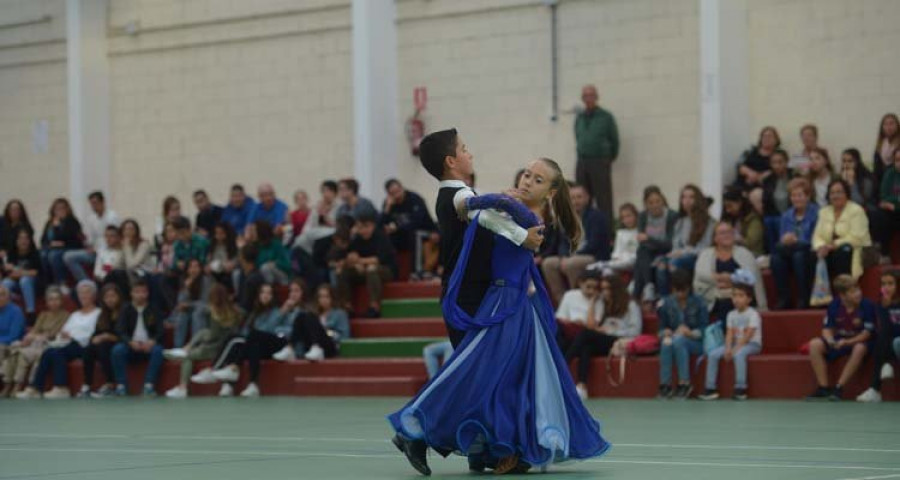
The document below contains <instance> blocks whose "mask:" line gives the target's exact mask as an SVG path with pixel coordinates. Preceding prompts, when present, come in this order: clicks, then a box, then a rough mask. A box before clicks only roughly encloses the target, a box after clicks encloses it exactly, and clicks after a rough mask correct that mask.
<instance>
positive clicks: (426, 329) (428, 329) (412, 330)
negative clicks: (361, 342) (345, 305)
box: [350, 318, 447, 338]
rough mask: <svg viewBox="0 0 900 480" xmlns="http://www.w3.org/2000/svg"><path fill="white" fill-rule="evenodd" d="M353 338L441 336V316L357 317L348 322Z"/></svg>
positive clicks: (443, 333) (443, 330)
mask: <svg viewBox="0 0 900 480" xmlns="http://www.w3.org/2000/svg"><path fill="white" fill-rule="evenodd" d="M350 328H351V331H352V334H353V337H354V338H384V337H443V336H445V335H447V328H446V327H445V326H444V321H443V319H441V318H372V319H368V318H359V319H354V320H353V321H352V322H351V323H350Z"/></svg>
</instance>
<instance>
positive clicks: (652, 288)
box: [642, 283, 656, 302]
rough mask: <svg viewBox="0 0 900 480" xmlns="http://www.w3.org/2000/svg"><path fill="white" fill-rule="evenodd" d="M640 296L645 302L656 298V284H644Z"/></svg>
mask: <svg viewBox="0 0 900 480" xmlns="http://www.w3.org/2000/svg"><path fill="white" fill-rule="evenodd" d="M642 298H643V300H644V301H645V302H652V301H654V300H656V285H654V284H652V283H648V284H647V285H644V294H643V296H642Z"/></svg>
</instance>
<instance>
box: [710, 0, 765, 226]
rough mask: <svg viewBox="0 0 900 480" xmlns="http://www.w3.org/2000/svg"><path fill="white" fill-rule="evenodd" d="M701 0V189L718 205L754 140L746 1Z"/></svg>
mask: <svg viewBox="0 0 900 480" xmlns="http://www.w3.org/2000/svg"><path fill="white" fill-rule="evenodd" d="M699 2H700V84H701V86H700V89H701V91H700V103H701V105H700V152H701V161H702V188H703V191H704V192H706V193H707V194H709V195H711V196H713V198H715V199H716V205H719V206H721V197H722V187H723V185H727V184H729V183H731V182H732V181H734V179H735V175H736V173H735V172H736V170H735V168H736V165H737V161H738V157H739V156H740V154H741V152H742V151H743V150H744V149H746V148H747V146H748V145H749V144H750V143H752V142H753V141H755V139H754V138H753V134H752V132H751V131H750V127H751V126H750V87H749V70H750V66H749V64H750V61H749V52H748V37H747V36H748V28H747V22H748V19H747V2H746V0H699ZM748 139H753V140H751V141H750V142H748ZM714 210H718V209H714Z"/></svg>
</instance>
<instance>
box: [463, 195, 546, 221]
mask: <svg viewBox="0 0 900 480" xmlns="http://www.w3.org/2000/svg"><path fill="white" fill-rule="evenodd" d="M466 208H468V209H469V211H474V210H487V209H494V210H500V211H502V212H506V213H508V214H509V215H510V216H511V217H512V219H513V221H514V222H516V224H518V225H520V226H522V227H523V228H531V227H534V226H535V225H540V223H541V222H540V220H539V219H538V217H537V216H536V215H535V214H534V213H533V212H532V211H531V210H529V209H528V207H526V206H525V204H523V203H522V202H520V201H518V200H516V199H515V198H512V197H510V196H509V195H504V194H501V193H489V194H487V195H479V196H475V197H470V198H468V199H466Z"/></svg>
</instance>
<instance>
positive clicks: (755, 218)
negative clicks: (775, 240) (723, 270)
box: [722, 190, 765, 257]
mask: <svg viewBox="0 0 900 480" xmlns="http://www.w3.org/2000/svg"><path fill="white" fill-rule="evenodd" d="M722 221H723V222H726V223H728V224H729V225H731V226H732V227H734V231H735V232H736V233H737V236H736V237H735V242H737V244H738V245H741V246H743V247H746V248H747V250H750V252H751V253H753V255H754V256H756V257H759V256H761V255H762V254H763V253H765V238H764V232H763V222H762V218H760V216H759V214H757V213H756V212H755V211H754V210H753V209H752V208H751V207H750V202H748V201H747V199H746V198H745V197H744V195H743V194H742V193H741V192H740V191H739V190H728V191H726V192H725V195H723V201H722Z"/></svg>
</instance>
